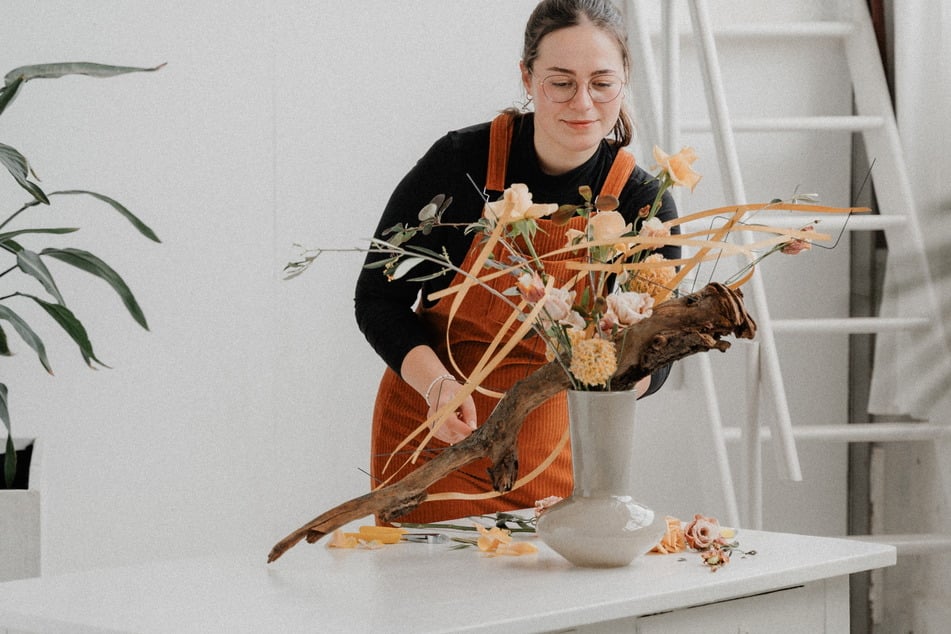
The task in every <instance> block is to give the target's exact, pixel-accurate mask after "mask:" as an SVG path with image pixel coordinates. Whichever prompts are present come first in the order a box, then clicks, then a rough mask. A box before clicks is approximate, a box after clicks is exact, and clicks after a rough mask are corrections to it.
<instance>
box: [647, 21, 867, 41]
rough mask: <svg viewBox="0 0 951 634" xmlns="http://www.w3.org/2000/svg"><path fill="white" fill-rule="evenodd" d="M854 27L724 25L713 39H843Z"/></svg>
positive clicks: (689, 34)
mask: <svg viewBox="0 0 951 634" xmlns="http://www.w3.org/2000/svg"><path fill="white" fill-rule="evenodd" d="M853 30H854V26H853V24H852V23H851V22H837V21H834V20H820V21H815V22H789V23H772V22H761V23H758V24H757V23H746V24H732V25H723V26H717V27H714V28H713V37H714V38H716V39H718V40H755V39H770V40H772V39H794V38H810V39H811V38H824V37H829V38H843V37H848V36H849V35H851V34H852V31H853ZM662 35H663V34H662V33H660V32H654V33H651V36H652V37H654V38H658V39H659V38H660V37H661V36H662ZM695 37H696V36H695V34H694V32H693V30H691V29H685V30H683V31H681V32H680V39H681V40H684V41H686V42H688V43H689V42H692V41H694V39H695Z"/></svg>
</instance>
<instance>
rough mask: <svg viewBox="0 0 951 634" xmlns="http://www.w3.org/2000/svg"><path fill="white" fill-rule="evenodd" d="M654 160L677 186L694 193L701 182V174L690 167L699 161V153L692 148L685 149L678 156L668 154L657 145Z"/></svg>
mask: <svg viewBox="0 0 951 634" xmlns="http://www.w3.org/2000/svg"><path fill="white" fill-rule="evenodd" d="M654 160H655V161H657V164H658V166H659V167H660V168H661V169H663V170H664V171H665V172H667V174H668V175H669V176H670V180H672V181H674V184H675V185H682V186H683V187H689V188H690V191H693V189H694V187H696V186H697V183H699V182H700V174H698V173H696V172H695V171H693V169H692V168H691V167H690V166H691V165H693V162H694V161H696V160H697V153H696V152H694V151H693V148H692V147H684V148H683V149H681V150H680V151H679V152H677V153H676V154H667V153H666V152H664V151H663V150H661V149H660V148H659V147H657V146H656V145H655V146H654Z"/></svg>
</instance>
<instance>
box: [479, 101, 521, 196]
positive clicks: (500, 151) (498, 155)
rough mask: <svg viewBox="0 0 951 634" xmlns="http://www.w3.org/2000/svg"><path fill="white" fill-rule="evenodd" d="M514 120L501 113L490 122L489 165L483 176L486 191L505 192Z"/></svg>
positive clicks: (510, 116) (510, 115) (509, 114)
mask: <svg viewBox="0 0 951 634" xmlns="http://www.w3.org/2000/svg"><path fill="white" fill-rule="evenodd" d="M514 119H515V117H514V116H513V115H512V114H511V113H508V112H503V113H502V114H500V115H498V116H497V117H496V118H495V119H493V120H492V127H491V128H490V129H489V165H488V169H487V170H486V174H485V188H486V190H488V191H494V192H502V191H505V172H506V170H507V169H508V164H509V146H511V145H512V130H513V129H514Z"/></svg>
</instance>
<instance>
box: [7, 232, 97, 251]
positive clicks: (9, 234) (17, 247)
mask: <svg viewBox="0 0 951 634" xmlns="http://www.w3.org/2000/svg"><path fill="white" fill-rule="evenodd" d="M76 231H79V228H78V227H51V228H49V229H17V230H16V231H7V232H6V233H0V244H3V245H4V246H7V247H10V248H9V249H8V250H9V251H12V252H14V253H17V252H19V251H20V250H21V249H23V247H21V246H20V245H19V244H17V243H16V242H14V241H13V240H11V239H10V238H15V237H17V236H20V235H23V234H26V233H55V234H64V233H75V232H76Z"/></svg>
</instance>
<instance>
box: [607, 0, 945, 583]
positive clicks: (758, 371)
mask: <svg viewBox="0 0 951 634" xmlns="http://www.w3.org/2000/svg"><path fill="white" fill-rule="evenodd" d="M643 1H644V0H627V1H625V2H624V3H623V5H622V6H623V8H624V10H625V14H626V16H627V19H628V26H629V36H630V37H629V39H630V42H631V45H632V48H634V50H633V51H632V52H633V54H634V57H635V64H634V70H635V73H636V74H635V83H636V84H637V83H639V84H640V85H642V86H646V87H647V90H643V91H641V93H640V94H639V95H638V99H637V112H638V124H639V126H640V127H641V130H642V131H643V133H644V134H643V136H645V137H646V138H648V139H656V140H660V142H659V143H658V144H659V145H662V146H663V147H665V148H669V149H671V150H673V149H675V148H677V147H679V146H680V144H679V143H678V138H677V137H678V135H679V133H680V131H681V130H684V131H691V132H698V131H707V132H712V133H713V135H714V140H715V144H716V148H717V155H718V156H717V158H718V161H719V164H720V165H721V166H722V178H723V186H724V194H725V196H726V198H727V199H728V201H729V202H734V203H737V204H742V203H745V202H747V200H746V192H745V189H744V185H743V179H742V175H741V173H740V169H739V161H738V155H737V148H736V143H735V139H734V133H735V132H738V131H742V132H766V133H769V132H778V131H786V132H789V131H816V130H829V131H852V132H855V133H861V135H862V137H863V140H864V143H865V147H866V149H867V153H868V155H869V157H874V164H873V168H872V182H873V184H874V189H875V195H876V197H877V201H878V206H879V208H880V213H879V214H877V215H872V216H864V217H859V216H853V217H851V218H850V219H849V221H848V223H847V224H846V225H845V229H846V230H848V231H884V232H885V236H886V238H887V241H888V246H889V258H893V257H902V258H904V263H903V266H905V267H906V270H907V272H908V276H910V277H911V278H913V279H915V280H917V282H918V283H917V284H916V285H914V286H915V288H914V290H913V292H914V293H916V296H915V298H914V300H915V301H914V302H913V304H914V305H916V306H918V307H919V309H920V314H918V315H917V316H913V317H873V318H839V319H771V318H770V311H769V306H768V303H767V296H766V292H765V289H764V288H763V285H762V282H761V280H760V277H759V275H756V276H755V277H754V278H753V280H752V282H751V283H750V285H748V286H747V287H745V289H744V290H746V292H747V295H748V298H749V299H751V300H752V302H753V306H752V311H751V312H753V314H754V315H755V318H756V320H757V323H758V325H759V331H758V333H757V342H758V343H756V344H754V345H751V346H750V347H749V350H750V363H749V370H748V372H747V374H748V376H749V377H750V384H749V385H748V386H747V390H748V392H749V394H750V400H749V404H748V410H749V412H748V420H747V424H746V425H745V426H743V427H732V428H728V427H725V426H724V425H723V424H722V422H721V420H720V413H719V409H720V408H719V404H718V401H717V392H716V389H715V388H714V377H713V372H712V370H711V368H710V365H709V361H708V360H704V359H701V361H700V367H701V374H702V376H703V389H704V393H705V396H706V399H707V403H708V412H707V414H708V416H709V419H710V421H711V430H712V435H713V446H714V450H715V453H716V456H717V459H718V463H719V466H720V478H721V483H722V487H723V490H724V494H725V498H726V504H727V512H728V513H727V514H728V515H729V516H730V517H729V519H730V521H731V522H733V523H734V524H735V525H742V526H747V527H750V528H762V522H763V517H762V508H763V507H762V504H763V500H762V460H761V443H762V442H764V441H769V442H771V443H772V444H773V447H774V449H775V450H776V451H777V452H779V458H780V461H781V464H782V465H783V466H784V471H785V476H786V477H788V478H790V479H793V480H798V479H801V478H802V474H801V470H800V466H799V458H798V452H797V449H796V440H797V439H801V440H809V441H821V442H840V443H841V442H846V443H876V445H873V446H874V447H876V448H877V450H878V451H879V453H880V451H881V450H882V449H883V446H882V445H878V444H877V443H896V442H933V441H935V440H938V439H947V438H951V425H946V424H943V423H930V422H928V421H920V420H916V421H914V422H909V421H908V420H907V417H899V418H898V419H896V420H894V421H884V422H874V423H870V424H826V425H804V424H796V425H794V424H793V423H792V421H791V420H790V413H789V406H788V403H787V402H786V390H785V387H784V381H783V376H782V371H781V368H780V360H779V355H778V353H777V349H776V345H775V337H776V336H777V335H782V336H785V335H787V334H789V335H795V334H809V333H876V334H880V333H888V332H894V331H909V330H911V331H916V332H919V333H921V335H922V336H927V337H928V341H931V342H933V345H936V346H943V347H944V348H947V346H948V343H947V342H948V340H947V337H946V333H945V332H944V327H943V325H942V322H941V319H940V318H939V315H940V311H939V303H938V299H937V297H936V294H935V290H934V285H933V283H932V280H931V277H930V273H929V269H928V265H927V261H926V257H925V251H924V242H923V239H922V233H921V228H920V227H919V224H918V219H917V214H916V211H915V206H914V202H913V201H914V196H913V193H912V189H911V186H910V184H909V178H908V174H907V170H906V167H905V161H904V158H903V153H902V148H901V142H900V139H899V135H898V129H897V126H896V122H895V116H894V112H893V109H892V105H891V100H890V97H889V91H888V86H887V83H886V80H885V75H884V71H883V69H882V66H881V62H880V59H881V58H880V54H879V50H878V45H877V43H876V40H875V35H874V31H873V27H872V23H871V20H870V18H869V13H868V9H867V7H866V4H865V2H864V0H843V2H842V5H843V8H842V15H841V19H840V20H836V21H821V22H809V23H800V24H790V23H787V22H783V23H782V24H776V25H769V24H756V25H749V26H746V25H733V26H730V27H729V28H728V29H717V31H716V36H717V37H721V36H723V37H730V38H733V39H738V38H739V39H743V38H749V39H755V38H796V39H798V40H801V42H802V43H803V45H808V43H809V42H810V41H813V38H837V39H840V40H841V41H842V50H844V53H845V56H846V61H847V65H848V69H849V73H850V75H851V79H852V89H853V99H854V112H853V113H847V114H843V115H840V116H806V117H797V118H769V117H765V118H748V119H742V120H741V119H731V118H730V116H729V109H728V107H727V96H726V94H725V92H724V89H723V82H722V78H721V69H720V64H719V60H718V55H717V49H716V43H715V37H714V30H713V28H712V27H711V24H710V19H709V15H708V9H707V3H706V1H705V0H686V4H687V5H688V6H689V11H690V18H691V20H690V21H691V25H692V29H693V34H692V35H693V38H694V42H695V44H696V47H697V49H698V54H699V60H700V63H701V67H702V68H701V70H702V72H703V79H704V83H705V90H704V93H705V96H706V101H707V110H708V112H709V121H707V122H699V123H697V122H681V121H679V119H678V116H679V115H678V103H677V100H678V98H679V97H678V95H679V94H680V87H679V85H678V77H679V74H680V73H679V67H678V65H679V60H680V50H679V49H680V38H681V35H682V34H681V33H680V32H679V29H680V27H679V24H678V21H677V10H678V9H677V6H678V2H677V0H661V11H662V26H661V31H662V33H661V41H662V46H663V60H664V63H663V70H664V72H663V77H664V81H663V82H660V81H658V78H657V73H656V70H655V69H656V66H655V62H654V58H655V55H654V52H653V47H652V45H651V33H650V29H649V27H648V20H647V18H646V15H645V10H644V8H643V7H642V6H641V5H642V2H643ZM757 220H758V221H760V222H764V223H768V224H783V223H784V222H789V223H791V224H790V226H792V223H798V224H801V222H802V221H801V220H796V219H789V218H787V219H784V218H783V217H779V216H771V217H770V218H769V219H768V220H764V219H763V217H762V216H758V217H757ZM798 224H797V225H796V226H798ZM945 354H946V353H945ZM700 356H701V357H705V356H706V355H700ZM945 358H949V357H947V356H945ZM758 382H762V383H763V385H764V386H765V387H766V388H767V393H768V394H769V395H770V397H771V399H770V400H771V403H770V405H771V410H770V411H769V413H768V414H769V415H768V416H767V417H766V418H767V419H768V420H770V421H771V423H772V424H771V425H770V426H769V427H761V425H760V423H759V420H760V416H759V409H760V406H761V404H760V402H759V397H758V394H759V393H760V389H759V385H758ZM728 442H742V443H743V454H742V455H743V456H744V460H743V468H742V470H741V471H740V472H741V473H742V474H743V476H742V481H743V482H742V487H743V489H744V493H745V495H744V496H743V499H744V501H745V504H744V508H743V513H742V518H741V513H740V509H739V505H738V503H737V494H736V490H735V487H734V484H733V479H732V476H731V470H730V465H729V460H728V458H727V450H726V443H728ZM878 464H879V465H880V464H881V463H880V462H879V463H878ZM872 477H873V479H874V478H875V477H876V476H875V474H874V473H873V476H872ZM878 477H880V478H881V477H884V473H883V472H881V471H880V470H879V473H878ZM871 490H872V495H873V496H876V497H877V498H878V499H873V500H872V501H871V506H872V508H873V509H878V510H880V509H881V508H883V506H884V494H883V493H881V491H882V487H881V486H880V482H879V483H876V482H873V483H872V486H871ZM879 523H880V522H877V521H876V519H875V516H874V515H873V519H872V525H873V532H875V527H876V525H877V524H879ZM867 538H868V539H874V540H876V541H881V542H883V543H892V544H894V545H896V546H897V548H898V551H899V555H902V554H921V553H924V552H933V551H935V550H951V536H949V535H943V534H921V535H890V536H889V535H871V536H868V537H867ZM879 587H880V586H879Z"/></svg>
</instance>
